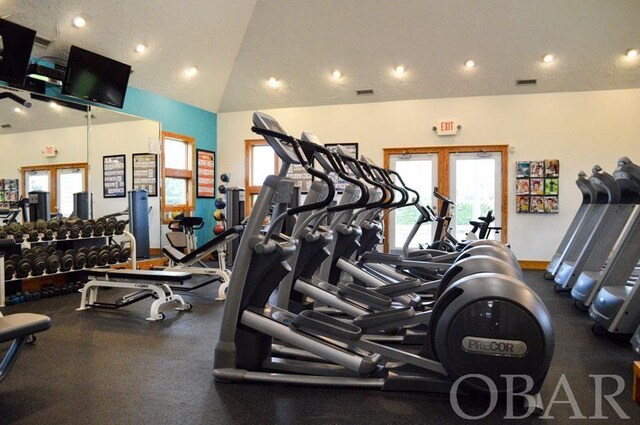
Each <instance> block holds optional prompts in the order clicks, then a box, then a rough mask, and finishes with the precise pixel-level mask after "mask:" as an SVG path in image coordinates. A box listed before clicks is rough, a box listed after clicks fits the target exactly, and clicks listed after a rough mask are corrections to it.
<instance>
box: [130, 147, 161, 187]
mask: <svg viewBox="0 0 640 425" xmlns="http://www.w3.org/2000/svg"><path fill="white" fill-rule="evenodd" d="M133 190H146V191H147V192H148V193H149V196H158V156H157V155H156V154H153V153H134V154H133Z"/></svg>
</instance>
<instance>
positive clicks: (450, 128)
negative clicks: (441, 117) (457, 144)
mask: <svg viewBox="0 0 640 425" xmlns="http://www.w3.org/2000/svg"><path fill="white" fill-rule="evenodd" d="M458 127H459V125H458V124H457V123H456V122H455V121H451V120H447V121H438V125H436V126H435V127H434V128H433V129H434V130H435V131H436V134H437V135H438V136H455V135H456V134H457V133H458Z"/></svg>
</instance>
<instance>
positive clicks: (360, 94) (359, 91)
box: [356, 89, 373, 96]
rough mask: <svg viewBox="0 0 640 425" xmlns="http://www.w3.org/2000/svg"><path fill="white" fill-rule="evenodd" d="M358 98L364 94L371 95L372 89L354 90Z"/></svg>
mask: <svg viewBox="0 0 640 425" xmlns="http://www.w3.org/2000/svg"><path fill="white" fill-rule="evenodd" d="M356 94H357V95H358V96H364V95H366V94H373V89H365V90H356Z"/></svg>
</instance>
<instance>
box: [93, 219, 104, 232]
mask: <svg viewBox="0 0 640 425" xmlns="http://www.w3.org/2000/svg"><path fill="white" fill-rule="evenodd" d="M103 234H104V223H102V222H100V221H96V223H95V224H94V225H93V236H102V235H103Z"/></svg>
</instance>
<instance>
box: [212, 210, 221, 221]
mask: <svg viewBox="0 0 640 425" xmlns="http://www.w3.org/2000/svg"><path fill="white" fill-rule="evenodd" d="M213 218H215V219H216V221H223V220H224V212H223V211H222V210H215V211H214V212H213Z"/></svg>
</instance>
